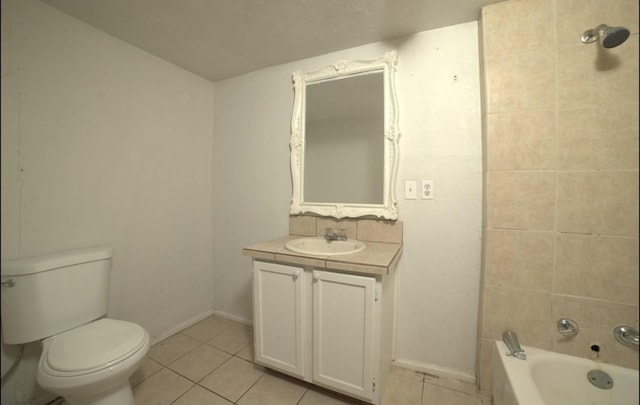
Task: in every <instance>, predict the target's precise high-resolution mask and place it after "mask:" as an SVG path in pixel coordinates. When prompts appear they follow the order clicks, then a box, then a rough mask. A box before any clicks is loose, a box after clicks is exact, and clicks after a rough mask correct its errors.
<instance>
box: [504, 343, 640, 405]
mask: <svg viewBox="0 0 640 405" xmlns="http://www.w3.org/2000/svg"><path fill="white" fill-rule="evenodd" d="M495 343H496V344H495V346H494V351H496V352H497V354H498V355H499V356H498V357H499V358H500V362H501V363H502V364H501V365H502V368H503V370H504V371H505V374H506V376H505V378H506V379H507V381H506V382H507V383H508V384H510V385H511V388H512V389H513V394H514V396H515V397H516V400H517V401H518V404H520V405H528V404H532V405H538V404H544V403H545V402H544V399H543V396H542V393H541V392H540V389H539V388H538V386H537V385H536V382H535V380H534V377H533V375H532V370H533V368H534V367H535V366H536V365H537V364H541V363H545V362H548V361H550V360H551V361H553V362H557V361H558V360H560V361H561V362H566V363H570V364H576V363H577V364H585V362H593V363H594V368H598V369H601V370H602V371H605V372H608V373H612V374H617V373H628V372H629V371H635V372H636V373H637V370H633V369H629V368H626V367H622V366H617V365H614V364H608V363H601V362H598V361H595V360H591V359H586V358H582V357H576V356H571V355H568V354H564V353H558V352H550V351H547V350H543V349H538V348H535V347H528V346H522V348H523V349H524V351H525V353H526V354H527V359H526V360H520V359H517V358H515V357H512V356H507V355H506V353H507V352H508V349H507V346H506V345H505V344H504V342H501V341H499V340H496V341H495ZM494 359H495V358H494ZM596 364H597V366H596ZM514 382H516V383H517V384H515V385H517V389H516V387H514ZM495 383H496V381H494V384H495Z"/></svg>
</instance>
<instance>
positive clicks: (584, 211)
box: [477, 0, 639, 390]
mask: <svg viewBox="0 0 640 405" xmlns="http://www.w3.org/2000/svg"><path fill="white" fill-rule="evenodd" d="M603 23H605V24H609V25H623V26H626V27H627V28H629V30H630V31H631V37H630V38H629V39H628V40H627V41H626V42H625V43H624V44H622V45H621V46H619V47H617V48H614V49H610V50H604V49H603V48H602V47H600V46H599V45H598V44H596V43H592V44H588V45H585V44H582V43H581V42H580V39H579V38H580V35H581V33H582V32H584V31H585V30H587V29H589V28H593V27H595V26H597V25H599V24H603ZM481 30H482V41H483V43H482V47H483V64H482V65H483V69H484V77H485V79H484V85H485V88H484V125H485V131H484V136H485V139H484V145H485V153H484V155H485V159H486V160H485V162H484V167H485V176H484V179H485V182H486V184H485V193H486V195H485V202H486V205H485V213H484V214H485V215H484V233H485V235H484V249H483V270H482V273H483V280H482V294H481V296H482V303H481V309H480V323H479V325H480V326H479V328H480V330H479V340H480V341H479V348H480V350H479V351H478V362H477V364H478V370H477V371H478V377H479V384H480V388H481V389H482V390H488V389H490V386H491V376H490V373H491V353H492V344H493V341H494V340H501V339H502V337H501V336H502V333H503V331H505V330H506V329H512V330H514V331H515V332H516V333H517V334H518V336H519V338H520V341H521V343H522V344H523V345H528V346H534V347H539V348H542V349H546V350H552V351H556V352H562V353H567V354H571V355H576V356H580V357H586V358H595V357H596V355H595V353H594V352H593V351H592V350H591V348H590V347H591V345H594V344H597V345H599V346H600V348H601V350H600V353H599V356H600V360H601V361H603V362H607V363H614V364H619V365H623V366H627V367H634V368H638V350H637V349H632V348H629V347H625V346H622V345H621V344H620V343H618V342H617V341H616V340H615V339H614V337H613V335H612V329H613V328H614V327H615V326H616V325H619V324H627V325H632V326H634V327H636V328H637V327H638V220H639V219H638V0H607V1H597V0H510V1H506V2H503V3H498V4H495V5H492V6H487V7H485V8H483V10H482V21H481ZM561 317H568V318H571V319H573V320H574V321H576V322H577V323H578V324H579V325H580V328H581V329H580V333H579V334H578V336H576V337H574V338H572V339H567V338H563V337H562V336H561V335H560V334H559V333H558V332H557V331H556V326H555V323H556V320H557V319H559V318H561Z"/></svg>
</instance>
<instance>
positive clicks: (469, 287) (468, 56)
mask: <svg viewBox="0 0 640 405" xmlns="http://www.w3.org/2000/svg"><path fill="white" fill-rule="evenodd" d="M477 30H478V26H477V23H476V22H473V23H467V24H462V25H457V26H453V27H447V28H444V29H439V30H433V31H427V32H422V33H418V34H416V35H412V36H408V37H404V38H400V39H397V40H394V41H387V42H380V43H374V44H369V45H366V46H362V47H357V48H353V49H348V50H344V51H341V52H335V53H331V54H327V55H321V56H317V57H314V58H310V59H305V60H300V61H297V62H293V63H288V64H284V65H279V66H274V67H270V68H267V69H262V70H259V71H256V72H252V73H250V74H247V75H244V76H240V77H236V78H232V79H228V80H224V81H220V82H216V83H215V86H214V89H215V94H216V98H215V108H214V111H215V112H214V128H215V129H214V138H215V139H214V144H215V147H214V159H213V161H214V169H213V184H214V190H215V191H214V194H215V195H216V196H219V198H215V199H214V214H213V215H214V253H215V254H214V260H215V263H216V265H215V269H216V273H215V284H214V285H215V287H214V290H215V293H214V307H215V309H216V310H217V311H218V312H220V313H224V314H227V315H232V316H233V317H236V318H238V319H245V320H250V319H251V317H252V311H251V289H250V286H251V265H250V263H251V260H250V258H248V257H244V256H242V255H241V249H242V247H243V246H246V245H249V244H252V243H256V242H260V241H263V240H267V239H270V238H275V237H278V236H281V235H284V234H286V233H288V207H289V202H290V197H291V172H290V168H289V135H290V120H291V113H292V107H293V89H292V85H291V83H292V82H291V74H292V72H294V71H296V70H312V69H316V68H319V67H321V66H324V65H326V64H329V63H334V62H336V61H338V60H340V59H361V58H374V57H376V56H378V55H381V54H382V53H384V52H386V51H387V50H390V49H396V50H397V51H398V69H397V74H396V79H397V80H396V83H397V87H398V98H399V104H400V106H399V107H400V130H401V133H402V136H401V139H400V167H399V176H398V178H399V183H398V188H397V192H398V196H400V197H402V196H404V180H405V179H414V180H420V179H432V180H434V187H435V199H434V200H431V201H422V200H415V201H408V200H404V199H402V198H401V199H400V202H399V216H400V218H399V219H400V220H402V221H403V222H404V253H403V257H402V260H401V262H400V265H399V269H398V271H399V272H400V285H399V296H398V331H397V359H398V361H399V362H401V363H403V364H404V365H408V366H411V367H414V368H417V369H420V370H423V371H427V372H437V373H439V374H441V375H453V376H457V377H459V378H465V379H469V380H472V379H473V376H474V366H475V348H476V323H477V308H478V291H479V276H480V242H481V218H482V146H481V114H480V84H479V82H480V73H479V59H478V32H477Z"/></svg>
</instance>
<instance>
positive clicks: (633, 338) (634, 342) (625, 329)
mask: <svg viewBox="0 0 640 405" xmlns="http://www.w3.org/2000/svg"><path fill="white" fill-rule="evenodd" d="M613 336H615V338H616V340H617V341H618V342H620V343H622V344H623V345H625V346H629V347H634V346H636V347H637V346H638V345H639V344H640V335H638V331H637V330H636V329H634V328H632V327H631V326H627V325H618V326H616V327H615V328H613Z"/></svg>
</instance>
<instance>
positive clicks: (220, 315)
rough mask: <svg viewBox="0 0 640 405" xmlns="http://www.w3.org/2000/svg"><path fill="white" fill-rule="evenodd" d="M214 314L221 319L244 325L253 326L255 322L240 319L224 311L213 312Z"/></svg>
mask: <svg viewBox="0 0 640 405" xmlns="http://www.w3.org/2000/svg"><path fill="white" fill-rule="evenodd" d="M212 314H213V315H215V316H219V317H220V318H224V319H228V320H230V321H234V322H238V323H241V324H243V325H247V326H253V322H252V321H249V320H247V319H244V318H240V317H239V316H235V315H231V314H228V313H226V312H223V311H218V310H215V309H214V310H213V311H212Z"/></svg>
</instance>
